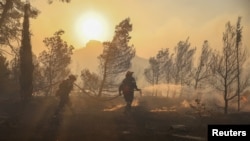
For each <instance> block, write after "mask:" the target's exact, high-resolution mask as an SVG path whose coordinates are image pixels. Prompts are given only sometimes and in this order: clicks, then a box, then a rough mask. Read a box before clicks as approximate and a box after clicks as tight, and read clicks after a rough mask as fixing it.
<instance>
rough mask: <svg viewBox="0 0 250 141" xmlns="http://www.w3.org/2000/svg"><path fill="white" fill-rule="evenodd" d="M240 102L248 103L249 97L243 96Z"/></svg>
mask: <svg viewBox="0 0 250 141" xmlns="http://www.w3.org/2000/svg"><path fill="white" fill-rule="evenodd" d="M240 100H241V101H243V102H248V99H247V96H245V95H243V96H241V97H240Z"/></svg>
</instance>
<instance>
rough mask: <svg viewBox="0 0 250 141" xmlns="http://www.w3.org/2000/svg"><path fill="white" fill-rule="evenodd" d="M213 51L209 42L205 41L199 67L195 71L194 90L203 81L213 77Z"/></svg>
mask: <svg viewBox="0 0 250 141" xmlns="http://www.w3.org/2000/svg"><path fill="white" fill-rule="evenodd" d="M211 58H212V50H211V49H210V48H209V45H208V41H207V40H205V41H204V43H203V46H202V50H201V55H200V58H199V60H198V66H197V68H195V69H194V88H195V89H197V87H198V85H199V84H200V83H201V82H202V81H203V80H208V78H209V76H211V74H212V73H211V69H210V65H211V63H212V61H211Z"/></svg>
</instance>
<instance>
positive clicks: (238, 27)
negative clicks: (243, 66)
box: [236, 17, 242, 111]
mask: <svg viewBox="0 0 250 141" xmlns="http://www.w3.org/2000/svg"><path fill="white" fill-rule="evenodd" d="M240 21H241V17H238V21H237V25H236V60H237V96H238V111H240V60H239V56H240V53H241V50H242V49H241V48H240V43H241V37H242V35H241V33H242V27H241V25H240Z"/></svg>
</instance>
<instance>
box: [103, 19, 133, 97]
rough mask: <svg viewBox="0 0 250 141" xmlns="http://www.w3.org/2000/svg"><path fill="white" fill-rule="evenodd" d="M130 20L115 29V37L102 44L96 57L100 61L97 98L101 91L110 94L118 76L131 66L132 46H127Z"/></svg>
mask: <svg viewBox="0 0 250 141" xmlns="http://www.w3.org/2000/svg"><path fill="white" fill-rule="evenodd" d="M129 22H130V19H129V18H126V19H125V20H123V21H121V22H120V23H119V25H117V26H116V27H115V35H114V37H113V40H112V41H111V42H104V43H103V53H102V54H101V55H100V56H99V57H98V58H99V61H100V65H99V68H100V73H101V76H102V77H101V84H100V88H99V92H98V96H101V95H102V93H103V91H105V92H108V91H109V92H110V91H112V89H114V88H116V87H117V86H118V84H117V83H116V79H117V77H118V76H119V74H121V73H123V72H125V71H127V70H128V69H129V68H130V66H131V59H132V58H133V57H134V56H135V49H134V46H133V45H132V46H129V45H128V42H129V40H130V39H131V37H130V36H129V32H131V31H132V24H130V23H129Z"/></svg>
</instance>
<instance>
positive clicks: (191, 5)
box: [30, 0, 250, 58]
mask: <svg viewBox="0 0 250 141" xmlns="http://www.w3.org/2000/svg"><path fill="white" fill-rule="evenodd" d="M30 3H31V5H33V6H34V7H36V8H37V9H38V10H39V11H40V12H41V13H40V15H39V16H38V17H37V18H36V19H32V20H31V27H30V28H31V32H32V34H33V35H32V37H31V38H32V47H33V50H34V52H35V53H36V54H38V53H40V52H41V51H42V50H44V49H45V48H44V44H43V43H42V40H43V39H44V38H45V37H50V36H52V35H53V33H55V32H56V31H57V30H59V29H63V30H64V31H65V35H63V39H64V40H65V41H67V43H68V44H71V45H73V46H74V47H75V48H82V47H84V46H85V44H86V43H87V42H88V40H89V39H87V38H86V37H83V34H82V33H81V32H83V31H82V29H80V28H79V24H80V25H81V24H83V23H79V21H82V20H81V19H83V20H84V16H85V17H86V15H89V17H91V16H92V17H91V18H93V19H97V21H99V23H101V24H102V25H103V26H102V28H103V29H102V32H103V36H102V37H101V38H100V39H97V40H100V41H101V42H103V41H110V40H112V37H113V35H114V29H115V26H116V25H118V24H119V23H120V22H121V21H122V20H124V19H125V18H130V20H131V23H132V25H133V30H132V32H131V33H130V35H131V37H132V39H131V40H130V42H129V44H130V45H132V44H133V45H134V47H135V48H136V54H137V55H138V56H140V57H143V58H149V57H152V56H155V55H156V54H157V52H158V51H159V50H160V49H163V48H170V49H173V48H174V47H175V46H176V45H177V43H178V42H179V41H185V40H186V39H187V38H188V37H189V41H190V43H191V47H196V48H197V49H198V50H199V49H200V48H201V46H202V44H203V41H204V40H208V41H209V44H210V46H211V47H212V48H214V49H219V48H222V34H223V32H224V30H225V24H226V23H227V22H228V21H230V22H231V23H232V24H234V25H235V24H236V22H237V19H238V16H241V17H242V22H241V25H242V26H243V33H242V34H243V40H242V45H243V46H244V47H247V48H250V40H249V37H250V10H249V6H250V1H249V0H71V2H70V3H62V2H59V0H54V3H53V4H48V3H47V0H30ZM89 13H91V14H89ZM85 20H86V19H85ZM79 33H80V34H79Z"/></svg>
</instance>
